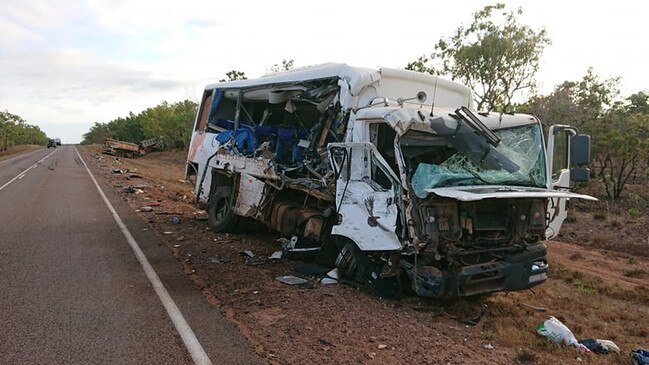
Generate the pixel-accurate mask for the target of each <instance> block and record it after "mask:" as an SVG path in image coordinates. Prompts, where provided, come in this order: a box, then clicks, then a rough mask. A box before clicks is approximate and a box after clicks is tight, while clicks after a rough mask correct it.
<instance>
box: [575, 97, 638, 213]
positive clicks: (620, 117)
mask: <svg viewBox="0 0 649 365" xmlns="http://www.w3.org/2000/svg"><path fill="white" fill-rule="evenodd" d="M625 109H626V108H625V107H619V108H615V109H613V110H611V111H609V112H608V113H606V115H605V116H604V117H603V118H601V119H600V120H598V121H597V122H594V123H591V124H589V125H588V128H587V132H588V133H590V134H591V135H592V137H593V155H594V156H595V164H596V166H597V169H598V171H599V173H598V175H599V176H600V177H601V179H602V182H603V183H604V188H605V190H606V195H607V196H608V197H609V198H610V199H613V200H615V199H618V198H619V197H620V196H621V194H622V192H623V191H624V188H625V186H626V184H627V182H628V180H629V178H630V177H631V176H632V175H633V174H634V173H635V171H636V169H637V167H638V162H639V159H640V158H641V157H643V156H646V154H647V151H649V115H648V114H642V113H629V112H628V110H625Z"/></svg>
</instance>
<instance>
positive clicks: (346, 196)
mask: <svg viewBox="0 0 649 365" xmlns="http://www.w3.org/2000/svg"><path fill="white" fill-rule="evenodd" d="M336 192H337V194H336V204H337V205H338V206H339V207H340V208H339V212H338V213H339V214H340V224H338V225H335V226H333V229H332V234H335V235H339V236H344V237H348V238H350V239H352V240H353V241H354V242H355V243H356V244H357V245H358V247H359V248H360V249H361V250H363V251H389V250H399V249H401V242H400V241H399V237H398V236H397V235H396V233H395V231H396V222H397V214H398V212H397V207H396V205H395V204H394V199H393V194H392V192H391V191H376V190H375V189H374V188H372V187H371V186H370V185H369V184H368V183H367V182H363V181H349V182H348V181H344V180H342V179H341V180H338V181H337V183H336Z"/></svg>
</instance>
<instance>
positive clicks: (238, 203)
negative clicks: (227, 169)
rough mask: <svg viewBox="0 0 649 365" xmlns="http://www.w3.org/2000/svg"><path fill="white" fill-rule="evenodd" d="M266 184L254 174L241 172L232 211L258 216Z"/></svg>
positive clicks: (238, 213)
mask: <svg viewBox="0 0 649 365" xmlns="http://www.w3.org/2000/svg"><path fill="white" fill-rule="evenodd" d="M265 185H266V184H265V183H264V182H263V181H261V180H259V179H257V178H255V177H254V176H252V175H248V174H241V176H240V177H239V184H238V189H237V192H236V200H235V202H234V206H233V207H232V211H233V212H234V213H235V214H236V215H239V216H242V217H253V218H254V217H257V215H258V214H259V205H260V203H261V200H262V198H263V193H264V186H265Z"/></svg>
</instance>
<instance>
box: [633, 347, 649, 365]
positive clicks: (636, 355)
mask: <svg viewBox="0 0 649 365" xmlns="http://www.w3.org/2000/svg"><path fill="white" fill-rule="evenodd" d="M631 358H632V359H633V365H649V350H644V349H637V350H633V351H631Z"/></svg>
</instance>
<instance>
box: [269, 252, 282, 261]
mask: <svg viewBox="0 0 649 365" xmlns="http://www.w3.org/2000/svg"><path fill="white" fill-rule="evenodd" d="M283 254H284V251H282V250H280V251H275V252H273V254H272V255H270V256H269V257H268V258H269V259H271V260H281V258H282V255H283Z"/></svg>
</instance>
